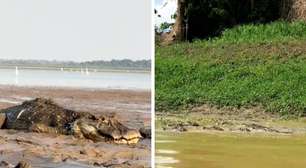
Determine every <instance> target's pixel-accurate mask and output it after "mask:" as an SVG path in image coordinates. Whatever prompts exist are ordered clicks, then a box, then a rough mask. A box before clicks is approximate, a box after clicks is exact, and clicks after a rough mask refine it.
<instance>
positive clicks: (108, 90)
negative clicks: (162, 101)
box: [0, 84, 151, 93]
mask: <svg viewBox="0 0 306 168" xmlns="http://www.w3.org/2000/svg"><path fill="white" fill-rule="evenodd" d="M3 87H7V88H22V89H49V90H81V91H105V92H139V93H150V92H151V91H150V89H132V88H131V89H129V88H122V89H121V88H93V87H78V86H75V87H74V86H35V85H14V84H11V85H10V84H0V88H3Z"/></svg>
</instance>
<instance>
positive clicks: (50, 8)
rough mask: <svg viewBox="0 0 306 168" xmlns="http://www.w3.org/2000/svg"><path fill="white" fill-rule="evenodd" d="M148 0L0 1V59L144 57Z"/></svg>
mask: <svg viewBox="0 0 306 168" xmlns="http://www.w3.org/2000/svg"><path fill="white" fill-rule="evenodd" d="M150 31H151V2H150V0H129V1H127V0H1V1H0V59H45V60H53V59H56V60H74V61H85V60H97V59H103V60H110V59H124V58H128V59H133V60H136V59H150V53H151V51H150V48H151V32H150Z"/></svg>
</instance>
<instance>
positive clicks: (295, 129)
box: [156, 105, 306, 134]
mask: <svg viewBox="0 0 306 168" xmlns="http://www.w3.org/2000/svg"><path fill="white" fill-rule="evenodd" d="M156 125H157V129H158V130H159V131H177V132H217V133H218V132H219V133H231V132H234V133H247V134H249V133H265V134H306V118H294V117H288V116H286V117H284V116H280V115H277V114H273V113H269V112H265V111H264V110H263V109H262V108H261V107H250V108H240V109H237V108H228V107H226V108H217V107H212V106H207V105H204V106H201V107H196V108H193V109H191V110H188V111H179V112H169V113H161V112H160V113H158V112H157V114H156Z"/></svg>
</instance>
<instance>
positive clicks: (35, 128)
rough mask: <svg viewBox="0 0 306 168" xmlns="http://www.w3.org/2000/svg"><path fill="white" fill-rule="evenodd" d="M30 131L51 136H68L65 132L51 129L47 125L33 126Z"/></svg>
mask: <svg viewBox="0 0 306 168" xmlns="http://www.w3.org/2000/svg"><path fill="white" fill-rule="evenodd" d="M29 131H32V132H37V133H49V134H66V132H65V131H64V130H60V129H58V128H55V127H49V126H46V125H45V124H33V125H32V126H31V127H30V128H29Z"/></svg>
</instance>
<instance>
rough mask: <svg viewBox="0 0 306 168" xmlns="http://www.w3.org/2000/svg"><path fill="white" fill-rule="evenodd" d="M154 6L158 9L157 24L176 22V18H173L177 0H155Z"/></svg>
mask: <svg viewBox="0 0 306 168" xmlns="http://www.w3.org/2000/svg"><path fill="white" fill-rule="evenodd" d="M154 8H155V9H156V10H157V11H158V15H160V17H158V15H155V25H157V26H160V24H161V23H164V22H168V23H174V22H175V20H174V19H172V18H171V15H173V14H174V13H175V12H176V9H177V0H155V5H154Z"/></svg>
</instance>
